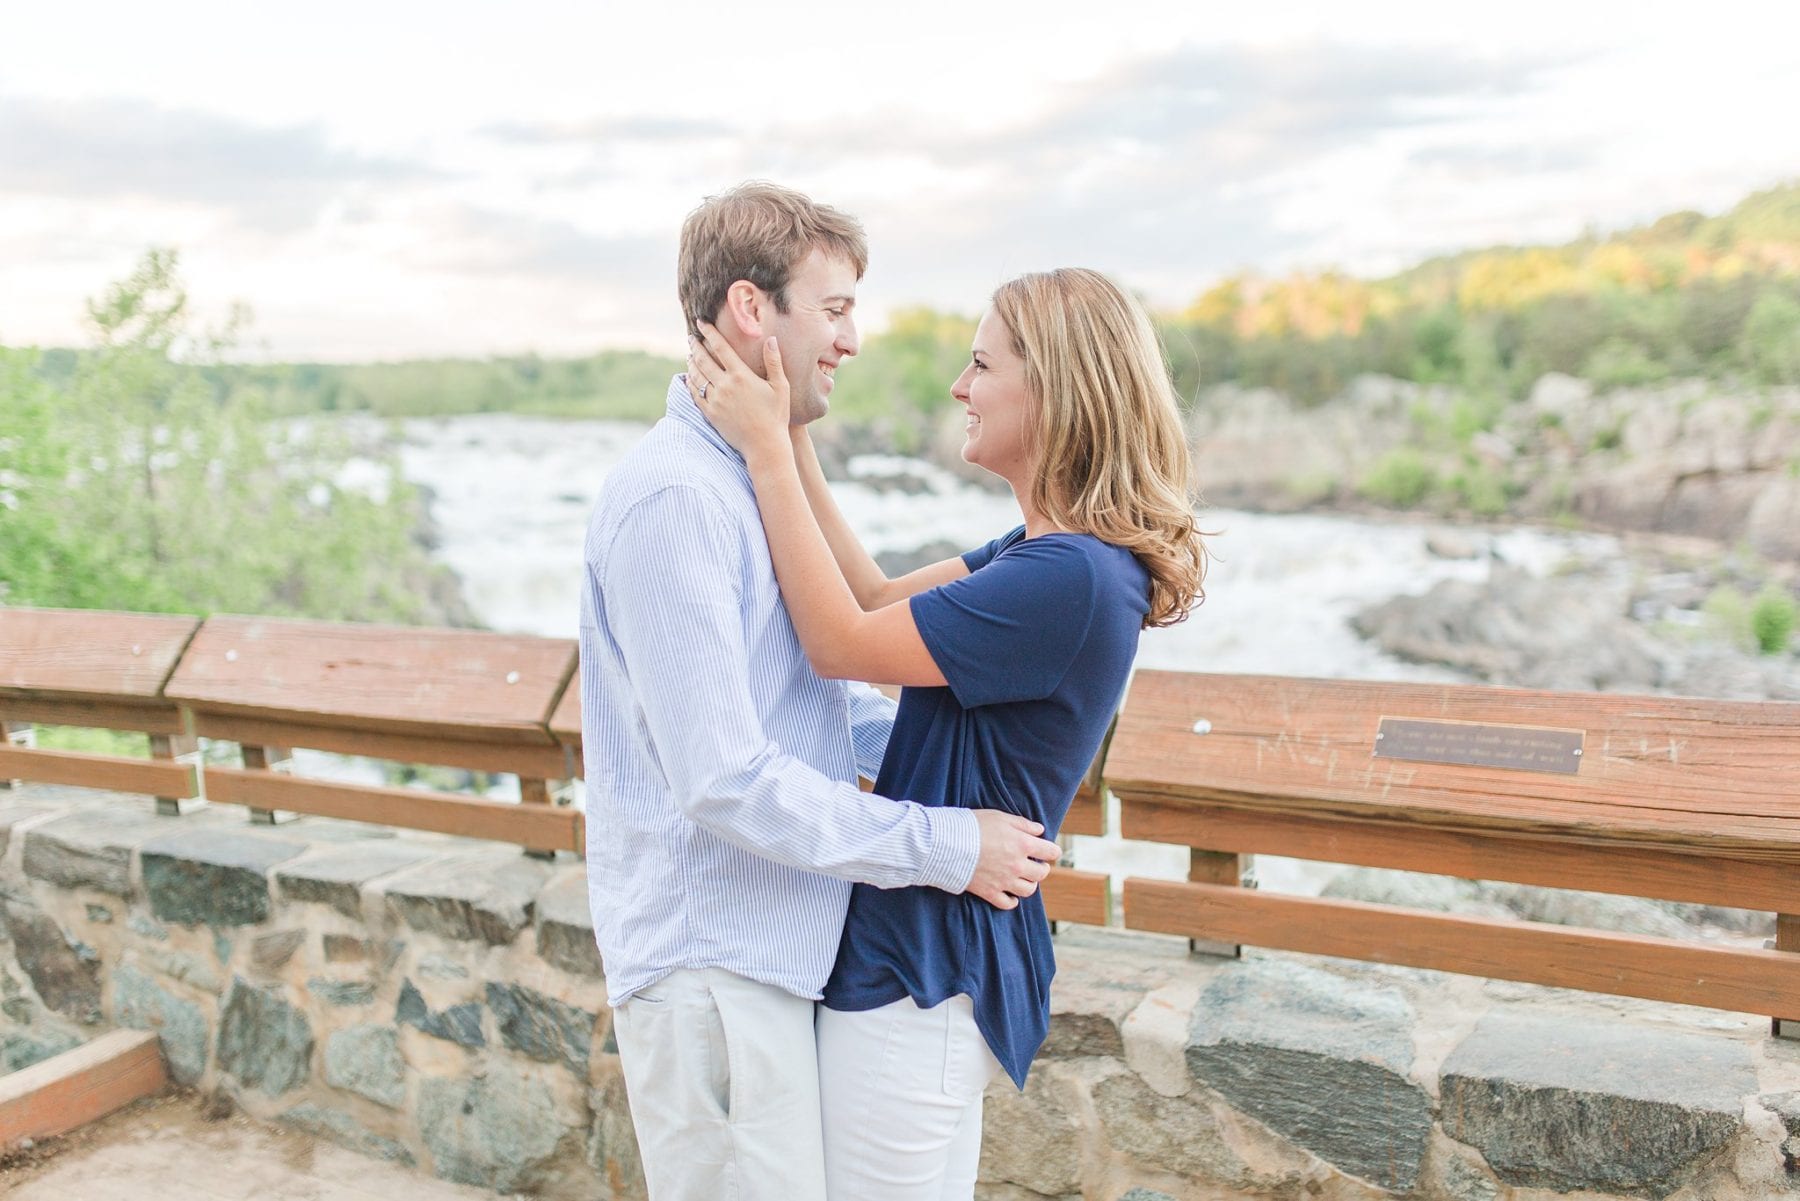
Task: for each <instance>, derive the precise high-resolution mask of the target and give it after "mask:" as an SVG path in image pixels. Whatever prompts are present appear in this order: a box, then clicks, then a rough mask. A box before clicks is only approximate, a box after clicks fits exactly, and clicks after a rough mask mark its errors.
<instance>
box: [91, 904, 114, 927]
mask: <svg viewBox="0 0 1800 1201" xmlns="http://www.w3.org/2000/svg"><path fill="white" fill-rule="evenodd" d="M87 915H88V921H90V922H93V923H94V924H95V925H97V926H110V925H112V920H113V911H112V910H110V909H108V908H107V907H106V906H105V905H95V904H93V903H92V902H89V904H88V906H87Z"/></svg>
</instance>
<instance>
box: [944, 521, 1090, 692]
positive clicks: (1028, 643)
mask: <svg viewBox="0 0 1800 1201" xmlns="http://www.w3.org/2000/svg"><path fill="white" fill-rule="evenodd" d="M1003 541H1004V540H1003ZM1095 586H1096V584H1095V577H1094V569H1093V564H1092V563H1091V562H1090V561H1089V559H1088V556H1087V555H1086V554H1085V553H1084V552H1083V550H1082V548H1081V545H1080V544H1079V543H1078V542H1075V541H1073V540H1070V539H1067V538H1056V537H1045V538H1031V539H1024V540H1018V541H1016V542H1014V543H1013V544H1011V545H1008V546H1006V547H1005V548H1004V553H1001V554H997V555H995V556H994V557H993V559H992V561H991V562H989V563H987V564H986V565H985V566H983V567H982V568H981V569H980V570H978V571H971V572H970V573H969V574H968V575H966V576H964V577H963V578H961V579H959V580H952V581H950V582H949V583H947V584H943V585H940V586H939V587H936V588H932V589H930V590H928V591H926V592H921V593H919V594H918V595H917V596H915V597H913V598H912V612H913V621H914V623H915V624H917V625H918V627H919V636H920V637H921V638H922V639H923V640H924V642H925V649H926V650H928V651H930V652H931V657H932V659H933V660H934V661H936V663H937V665H938V670H939V671H942V672H943V673H944V680H945V682H946V683H947V684H949V686H950V690H951V692H953V693H954V694H955V696H956V700H957V702H958V703H959V704H961V705H962V706H963V708H965V709H973V708H976V707H978V706H980V705H995V704H1004V703H1007V702H1016V701H1034V700H1041V699H1043V698H1044V697H1047V696H1049V695H1050V694H1051V693H1052V692H1054V691H1055V690H1056V686H1057V685H1058V684H1059V683H1061V682H1062V678H1063V676H1065V675H1066V674H1068V670H1069V667H1070V665H1071V664H1072V663H1074V661H1075V655H1076V654H1077V653H1078V652H1079V651H1080V649H1081V646H1082V643H1084V642H1085V641H1086V640H1087V632H1088V625H1089V623H1090V622H1091V621H1092V619H1093V615H1094V594H1095Z"/></svg>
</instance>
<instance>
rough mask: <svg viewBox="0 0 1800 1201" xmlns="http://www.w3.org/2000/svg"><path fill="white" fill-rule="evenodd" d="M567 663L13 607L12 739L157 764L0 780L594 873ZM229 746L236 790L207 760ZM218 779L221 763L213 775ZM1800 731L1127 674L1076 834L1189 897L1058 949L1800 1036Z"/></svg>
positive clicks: (1, 675) (1715, 713)
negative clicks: (1612, 904) (1274, 873)
mask: <svg viewBox="0 0 1800 1201" xmlns="http://www.w3.org/2000/svg"><path fill="white" fill-rule="evenodd" d="M575 671H576V652H575V645H574V643H573V642H570V641H567V640H561V639H547V638H527V637H516V636H510V635H500V634H488V633H475V632H468V631H453V630H422V629H400V628H388V627H377V626H357V625H344V624H335V623H321V622H296V621H275V620H264V619H260V618H246V617H214V618H210V619H208V620H206V621H204V622H199V621H196V620H194V619H192V618H169V617H150V616H144V615H138V614H118V613H89V612H68V611H50V610H22V609H0V722H4V723H5V727H6V729H7V731H8V733H9V735H12V736H13V737H14V738H17V737H18V734H19V732H20V731H21V730H23V729H25V728H28V727H29V725H30V724H31V723H40V724H51V725H69V726H86V727H94V728H102V729H114V730H126V731H137V732H141V733H143V734H145V735H146V737H147V738H148V739H149V744H148V750H149V753H150V756H151V757H150V758H148V759H142V758H136V759H127V758H120V757H110V756H103V755H92V754H77V753H72V752H61V751H52V750H44V749H36V748H32V747H29V746H24V745H5V746H0V778H5V777H15V778H22V779H29V780H37V781H44V782H49V783H62V784H73V785H80V786H85V787H93V788H103V789H111V790H115V791H123V792H131V793H139V794H143V795H146V796H152V797H156V798H158V800H157V804H158V807H159V809H161V810H162V811H164V812H169V813H179V812H180V811H181V810H182V809H183V808H185V807H188V806H191V805H192V804H194V803H195V802H196V801H198V800H199V799H201V798H202V797H204V798H205V799H209V800H213V801H223V802H230V803H235V804H241V805H244V806H246V807H247V808H248V809H249V811H250V813H251V815H252V817H253V818H254V819H256V820H263V821H273V820H279V819H280V818H281V817H282V816H283V815H285V814H290V813H307V814H314V815H318V816H324V817H333V818H348V819H351V820H357V821H369V822H378V823H381V824H384V825H392V826H402V827H410V828H415V829H423V830H433V831H439V832H443V833H448V834H458V835H465V836H469V837H476V838H486V839H494V840H499V841H506V842H512V843H516V844H518V845H520V846H523V847H525V848H526V849H527V850H529V851H531V852H534V853H538V854H544V853H554V852H555V851H559V850H562V851H573V852H577V853H579V852H580V851H581V850H582V849H583V836H584V835H583V825H582V816H581V813H580V811H579V810H578V809H577V808H576V807H574V806H570V805H567V804H563V803H559V802H560V801H561V800H563V799H565V798H566V795H567V790H566V789H564V788H563V786H562V785H563V782H565V781H568V780H570V779H573V778H574V777H576V776H578V775H579V774H580V770H581V714H580V688H579V687H578V686H577V684H576V681H575ZM198 738H206V739H209V740H212V741H213V743H214V745H215V747H216V746H219V745H225V744H235V745H236V746H237V747H238V748H239V751H240V753H239V755H238V756H236V757H237V758H238V759H239V760H240V761H241V766H239V765H238V764H237V763H233V762H230V761H225V762H219V761H217V759H216V757H209V760H208V761H207V762H206V763H204V764H203V763H201V762H200V759H199V756H198V754H197V752H196V750H195V747H196V740H197V739H198ZM295 747H306V748H312V749H317V750H323V751H333V752H339V753H343V754H350V755H363V756H370V757H373V758H377V759H384V760H388V761H392V762H398V763H414V764H438V765H446V766H452V767H461V768H468V769H472V770H478V771H484V772H506V773H512V774H514V775H516V776H518V777H519V781H520V794H521V801H522V803H520V804H511V803H507V802H498V801H492V800H486V799H482V798H477V797H473V796H469V795H467V794H459V793H451V792H444V791H430V790H419V789H412V788H391V787H373V786H368V785H357V784H346V783H341V782H335V781H327V780H318V779H307V778H303V777H301V776H299V775H297V774H295V773H294V772H293V771H292V770H291V760H290V758H289V751H290V750H291V749H292V748H295ZM215 756H216V752H215ZM1796 780H1800V705H1793V704H1780V703H1774V702H1726V701H1702V700H1691V699H1682V698H1669V697H1625V696H1608V695H1595V694H1572V693H1546V692H1521V691H1513V690H1506V689H1497V688H1484V687H1471V686H1447V685H1416V684H1374V683H1363V682H1353V681H1322V680H1299V679H1282V678H1275V677H1255V676H1222V675H1203V674H1194V673H1171V672H1157V671H1140V672H1139V673H1137V676H1136V678H1135V679H1134V681H1133V683H1132V686H1131V689H1130V692H1129V694H1128V696H1127V698H1126V703H1125V704H1124V706H1123V708H1122V709H1121V712H1120V715H1119V720H1118V722H1117V727H1116V730H1115V731H1114V733H1113V734H1112V736H1111V738H1110V742H1109V745H1108V747H1107V748H1105V749H1103V751H1102V753H1101V755H1100V756H1099V757H1097V758H1096V759H1095V762H1094V765H1093V768H1092V770H1091V771H1090V772H1089V774H1088V778H1087V780H1086V781H1085V782H1084V784H1083V785H1082V788H1081V791H1080V793H1079V794H1078V796H1077V798H1076V800H1075V803H1074V805H1073V806H1072V808H1071V810H1070V812H1069V816H1068V819H1067V821H1066V822H1065V824H1064V827H1063V833H1065V834H1090V835H1099V834H1104V833H1106V832H1107V818H1106V815H1107V812H1108V805H1107V798H1108V794H1109V793H1110V795H1111V796H1112V797H1113V798H1116V801H1117V812H1118V814H1119V819H1120V829H1119V832H1120V833H1121V834H1122V835H1123V836H1124V837H1125V838H1128V839H1138V840H1146V841H1153V842H1162V843H1173V844H1176V845H1179V846H1185V847H1187V848H1189V854H1190V870H1189V872H1188V879H1187V880H1186V881H1168V880H1149V879H1138V878H1131V879H1127V880H1126V881H1125V885H1124V889H1123V894H1122V896H1119V897H1116V898H1115V897H1114V896H1113V895H1112V891H1111V888H1110V886H1109V880H1108V877H1107V876H1106V875H1105V874H1104V873H1099V872H1087V871H1078V870H1075V869H1073V868H1070V867H1059V868H1057V869H1056V870H1055V871H1054V872H1053V873H1052V875H1051V877H1050V879H1049V880H1047V881H1046V882H1045V885H1044V895H1045V901H1046V908H1047V910H1048V912H1049V913H1050V916H1051V917H1052V918H1053V919H1054V920H1056V921H1058V922H1076V923H1083V924H1090V925H1102V926H1104V925H1122V926H1125V927H1127V928H1130V929H1137V930H1145V931H1156V932H1161V933H1168V934H1178V935H1184V936H1186V937H1188V938H1189V939H1190V940H1191V942H1192V945H1193V946H1194V948H1195V949H1196V950H1202V951H1209V952H1212V953H1218V954H1227V955H1230V954H1236V953H1237V950H1238V948H1239V947H1240V946H1241V945H1244V944H1252V945H1257V946H1264V947H1274V948H1283V949H1288V950H1295V951H1302V952H1310V953H1316V954H1326V955H1336V956H1344V957H1349V958H1356V959H1366V960H1375V961H1381V962H1387V963H1394V964H1402V965H1409V966H1415V967H1425V968H1435V969H1440V970H1445V971H1453V972H1464V973H1471V974H1476V975H1485V976H1494V977H1500V978H1505V979H1513V980H1523V981H1530V982H1535V983H1541V984H1547V985H1555V986H1560V987H1569V988H1581V989H1589V990H1593V991H1600V992H1609V993H1616V994H1622V995H1628V996H1639V997H1647V998H1652V999H1659V1000H1668V1001H1677V1002H1682V1003H1687V1004H1696V1005H1708V1006H1713V1007H1716V1008H1723V1009H1731V1010H1737V1011H1742V1012H1752V1013H1761V1014H1765V1015H1771V1016H1773V1017H1774V1018H1775V1019H1776V1023H1775V1025H1776V1032H1777V1033H1785V1034H1800V1023H1796V1022H1794V1021H1792V1020H1786V1019H1789V1018H1791V1017H1793V1016H1794V1015H1800V917H1797V916H1795V915H1797V914H1800V803H1797V802H1796V800H1795V788H1794V782H1795V781H1796ZM1251 854H1276V855H1285V856H1294V857H1298V858H1303V859H1315V860H1323V861H1327V862H1333V863H1348V864H1360V865H1365V866H1371V867H1382V868H1393V869H1400V870H1407V871H1421V872H1432V873H1440V874H1446V875H1453V876H1461V877H1465V878H1470V879H1485V880H1502V881H1511V882H1516V883H1522V884H1530V885H1544V886H1550V887H1561V888H1581V889H1591V890H1597V891H1602V892H1612V893H1621V894H1627V895H1633V896H1644V897H1652V898H1659V899H1663V900H1671V901H1692V902H1699V903H1703V904H1709V905H1722V906H1730V907H1736V908H1746V909H1756V910H1764V911H1768V912H1773V913H1775V914H1776V915H1777V917H1776V937H1775V939H1774V940H1772V945H1771V946H1769V947H1768V948H1756V947H1730V946H1721V945H1714V944H1708V943H1703V942H1700V941H1698V940H1678V939H1667V938H1649V937H1644V936H1637V935H1625V934H1617V933H1610V932H1605V931H1597V930H1579V929H1571V928H1567V927H1551V926H1543V925H1539V924H1536V923H1532V922H1516V921H1499V920H1494V919H1489V918H1478V917H1468V916H1458V915H1450V914H1442V913H1427V912H1422V911H1418V910H1413V909H1407V908H1401V907H1395V906H1385V905H1373V904H1365V903H1359V902H1353V901H1346V900H1334V899H1328V898H1318V897H1297V896H1283V895H1277V894H1272V893H1265V892H1261V891H1257V890H1255V889H1253V888H1247V887H1245V886H1244V885H1245V883H1246V874H1245V866H1246V862H1245V857H1246V856H1247V855H1251Z"/></svg>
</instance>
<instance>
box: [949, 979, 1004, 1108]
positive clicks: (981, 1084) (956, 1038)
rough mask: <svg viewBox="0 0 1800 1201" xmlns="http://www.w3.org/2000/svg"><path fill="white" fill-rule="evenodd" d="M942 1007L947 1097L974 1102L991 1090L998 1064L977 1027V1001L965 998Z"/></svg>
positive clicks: (953, 999) (954, 1000)
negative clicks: (989, 1083)
mask: <svg viewBox="0 0 1800 1201" xmlns="http://www.w3.org/2000/svg"><path fill="white" fill-rule="evenodd" d="M938 1008H940V1009H942V1010H943V1011H944V1095H945V1096H947V1097H951V1098H954V1099H955V1100H957V1101H962V1102H969V1101H973V1100H974V1099H975V1098H977V1097H979V1096H980V1095H981V1094H982V1093H983V1092H984V1091H985V1090H986V1089H987V1086H988V1081H989V1080H991V1079H992V1078H993V1064H994V1060H993V1057H992V1056H990V1055H989V1054H988V1046H987V1039H986V1038H984V1037H982V1033H981V1028H980V1027H979V1026H977V1025H976V1024H975V1005H974V1002H973V1001H971V1000H970V999H969V998H968V997H967V996H966V995H961V996H955V997H951V998H950V999H949V1000H947V1001H945V1002H944V1003H943V1004H942V1005H940V1006H939V1007H938Z"/></svg>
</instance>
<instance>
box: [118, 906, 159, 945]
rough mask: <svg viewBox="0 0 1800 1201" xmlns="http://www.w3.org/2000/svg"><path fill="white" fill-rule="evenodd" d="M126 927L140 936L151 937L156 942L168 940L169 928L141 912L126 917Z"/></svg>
mask: <svg viewBox="0 0 1800 1201" xmlns="http://www.w3.org/2000/svg"><path fill="white" fill-rule="evenodd" d="M125 928H126V929H127V930H129V931H131V932H132V933H133V934H135V935H137V936H138V937H139V938H149V939H153V940H155V941H156V942H168V941H169V930H168V927H166V926H159V925H157V924H156V923H155V922H153V921H151V920H150V919H149V918H147V917H145V916H144V915H143V914H141V913H134V914H132V915H131V916H130V917H128V918H126V919H125Z"/></svg>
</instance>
